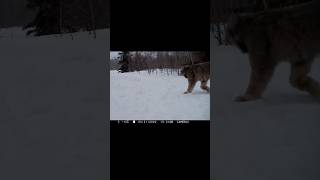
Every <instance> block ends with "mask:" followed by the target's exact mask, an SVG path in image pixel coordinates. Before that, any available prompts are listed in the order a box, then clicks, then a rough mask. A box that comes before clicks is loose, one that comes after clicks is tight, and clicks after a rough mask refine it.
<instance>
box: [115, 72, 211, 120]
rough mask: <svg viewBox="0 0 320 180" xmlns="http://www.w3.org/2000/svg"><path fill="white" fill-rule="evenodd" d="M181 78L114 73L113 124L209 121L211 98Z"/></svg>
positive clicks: (140, 73) (139, 73)
mask: <svg viewBox="0 0 320 180" xmlns="http://www.w3.org/2000/svg"><path fill="white" fill-rule="evenodd" d="M208 83H209V82H208ZM187 85H188V84H187V79H185V78H184V77H183V76H178V75H177V74H173V75H167V74H166V73H161V72H160V71H157V73H152V74H148V72H147V71H140V72H129V73H118V72H117V71H110V93H111V94H110V117H111V120H209V119H210V95H209V94H208V93H207V92H205V91H203V90H201V89H200V87H199V86H200V85H199V82H198V83H197V85H196V87H195V89H194V91H193V93H191V94H183V92H184V91H185V90H186V88H187Z"/></svg>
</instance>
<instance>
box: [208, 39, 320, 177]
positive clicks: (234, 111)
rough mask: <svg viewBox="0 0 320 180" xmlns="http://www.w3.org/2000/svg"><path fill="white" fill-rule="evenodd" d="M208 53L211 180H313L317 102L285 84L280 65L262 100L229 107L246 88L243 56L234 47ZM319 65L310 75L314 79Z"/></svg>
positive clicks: (319, 118) (319, 115)
mask: <svg viewBox="0 0 320 180" xmlns="http://www.w3.org/2000/svg"><path fill="white" fill-rule="evenodd" d="M211 45H212V46H211V50H212V53H213V62H214V70H213V72H214V74H213V77H214V78H213V82H214V89H213V98H214V101H213V105H212V106H213V121H214V128H215V130H214V140H213V142H214V157H213V162H214V172H215V173H214V178H215V179H239V180H242V179H245V180H255V179H292V180H295V179H319V173H318V171H317V169H318V168H319V165H320V163H319V159H318V156H319V152H320V143H319V142H320V141H319V137H320V131H319V129H320V102H319V101H318V100H317V99H315V98H313V97H311V96H309V95H308V94H307V93H305V92H301V91H298V90H296V89H294V88H292V87H291V86H290V84H289V82H288V80H289V72H290V67H289V65H288V64H281V65H280V66H279V67H277V70H276V73H275V74H274V76H273V79H272V81H271V83H270V84H269V86H268V87H267V90H266V92H265V94H264V96H263V99H261V100H257V101H252V102H242V103H240V102H234V101H233V98H234V97H235V96H237V95H241V94H242V93H243V92H244V91H245V88H246V87H247V84H248V79H249V71H250V68H249V61H248V56H247V55H245V54H242V53H241V52H240V51H239V50H238V49H237V48H235V47H230V46H228V47H226V46H218V45H217V42H216V41H214V40H213V38H212V37H211ZM319 69H320V61H319V60H317V61H316V62H315V64H314V66H313V71H312V73H311V76H312V77H314V78H315V79H317V80H320V71H319Z"/></svg>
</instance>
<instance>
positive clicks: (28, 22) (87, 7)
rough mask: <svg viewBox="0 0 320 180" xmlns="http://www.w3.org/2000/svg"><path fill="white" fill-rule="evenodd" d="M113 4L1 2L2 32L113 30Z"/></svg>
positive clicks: (103, 0)
mask: <svg viewBox="0 0 320 180" xmlns="http://www.w3.org/2000/svg"><path fill="white" fill-rule="evenodd" d="M109 2H110V0H68V1H63V0H1V1H0V28H8V27H14V26H16V27H24V29H26V32H27V34H29V35H35V36H40V35H48V34H59V33H69V32H77V31H93V30H96V29H103V28H107V27H109V24H110V3H109Z"/></svg>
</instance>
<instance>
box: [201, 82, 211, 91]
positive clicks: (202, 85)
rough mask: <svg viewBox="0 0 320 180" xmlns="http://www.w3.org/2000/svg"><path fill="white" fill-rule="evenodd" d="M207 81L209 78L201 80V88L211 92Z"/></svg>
mask: <svg viewBox="0 0 320 180" xmlns="http://www.w3.org/2000/svg"><path fill="white" fill-rule="evenodd" d="M207 82H208V80H204V81H201V86H200V87H201V89H203V90H205V91H207V92H210V88H209V87H208V86H207Z"/></svg>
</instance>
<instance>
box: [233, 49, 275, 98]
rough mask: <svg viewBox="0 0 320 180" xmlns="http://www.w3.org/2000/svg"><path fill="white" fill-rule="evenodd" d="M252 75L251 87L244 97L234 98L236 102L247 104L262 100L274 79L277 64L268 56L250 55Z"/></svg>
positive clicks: (249, 86)
mask: <svg viewBox="0 0 320 180" xmlns="http://www.w3.org/2000/svg"><path fill="white" fill-rule="evenodd" d="M249 58H250V65H251V73H250V80H249V85H248V87H247V89H246V92H245V93H244V95H242V96H238V97H236V98H234V101H237V102H245V101H252V100H256V99H259V98H261V96H262V94H263V92H264V91H265V89H266V87H267V85H268V83H269V81H270V80H271V78H272V75H273V72H274V69H275V67H276V65H277V64H276V62H273V61H270V59H269V58H268V56H267V55H261V54H260V55H256V54H252V53H251V54H249Z"/></svg>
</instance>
